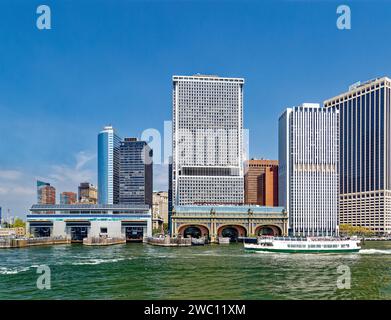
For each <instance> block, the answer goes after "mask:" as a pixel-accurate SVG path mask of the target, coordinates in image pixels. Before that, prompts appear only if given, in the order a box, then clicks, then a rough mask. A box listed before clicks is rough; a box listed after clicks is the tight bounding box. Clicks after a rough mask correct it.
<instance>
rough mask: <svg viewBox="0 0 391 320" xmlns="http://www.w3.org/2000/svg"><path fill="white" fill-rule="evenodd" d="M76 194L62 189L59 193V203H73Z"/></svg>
mask: <svg viewBox="0 0 391 320" xmlns="http://www.w3.org/2000/svg"><path fill="white" fill-rule="evenodd" d="M76 202H77V195H76V193H75V192H69V191H64V192H61V194H60V204H75V203H76Z"/></svg>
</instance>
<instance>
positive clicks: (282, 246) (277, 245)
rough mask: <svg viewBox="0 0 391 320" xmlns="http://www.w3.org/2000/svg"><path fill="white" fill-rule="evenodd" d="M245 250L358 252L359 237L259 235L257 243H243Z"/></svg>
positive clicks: (359, 247)
mask: <svg viewBox="0 0 391 320" xmlns="http://www.w3.org/2000/svg"><path fill="white" fill-rule="evenodd" d="M244 248H245V249H246V250H252V251H268V252H285V253H349V252H359V251H360V249H361V244H360V240H359V239H353V238H352V239H343V238H312V237H307V238H295V237H261V238H258V241H257V243H244Z"/></svg>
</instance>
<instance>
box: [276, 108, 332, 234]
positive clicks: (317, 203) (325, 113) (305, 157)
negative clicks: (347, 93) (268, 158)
mask: <svg viewBox="0 0 391 320" xmlns="http://www.w3.org/2000/svg"><path fill="white" fill-rule="evenodd" d="M338 130H339V129H338V111H337V110H333V109H325V108H321V107H320V106H319V104H303V105H302V106H299V107H295V108H288V109H287V110H286V111H285V112H284V113H283V114H282V115H281V117H280V119H279V143H278V144H279V155H278V158H279V159H278V160H279V181H278V186H279V195H278V199H279V204H280V206H283V207H285V208H286V210H287V212H288V217H289V222H288V232H289V234H290V235H293V236H336V235H338V196H339V185H338V182H339V175H338V161H339V150H338V142H339V141H338V139H339V131H338Z"/></svg>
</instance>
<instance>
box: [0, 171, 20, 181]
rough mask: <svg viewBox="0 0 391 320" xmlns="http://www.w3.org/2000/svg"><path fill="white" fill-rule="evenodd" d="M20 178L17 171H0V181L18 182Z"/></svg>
mask: <svg viewBox="0 0 391 320" xmlns="http://www.w3.org/2000/svg"><path fill="white" fill-rule="evenodd" d="M20 177H22V172H20V171H18V170H0V179H6V180H18V179H19V178H20Z"/></svg>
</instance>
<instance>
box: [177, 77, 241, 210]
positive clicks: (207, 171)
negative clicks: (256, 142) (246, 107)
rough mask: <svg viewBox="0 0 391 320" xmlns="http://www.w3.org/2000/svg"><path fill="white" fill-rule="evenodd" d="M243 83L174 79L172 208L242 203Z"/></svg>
mask: <svg viewBox="0 0 391 320" xmlns="http://www.w3.org/2000/svg"><path fill="white" fill-rule="evenodd" d="M243 84H244V79H241V78H221V77H218V76H204V75H196V76H173V170H172V179H173V186H172V187H173V188H172V192H173V195H172V196H173V205H174V206H175V205H193V204H242V203H243V200H244V181H243V150H242V149H243V137H242V128H243Z"/></svg>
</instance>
